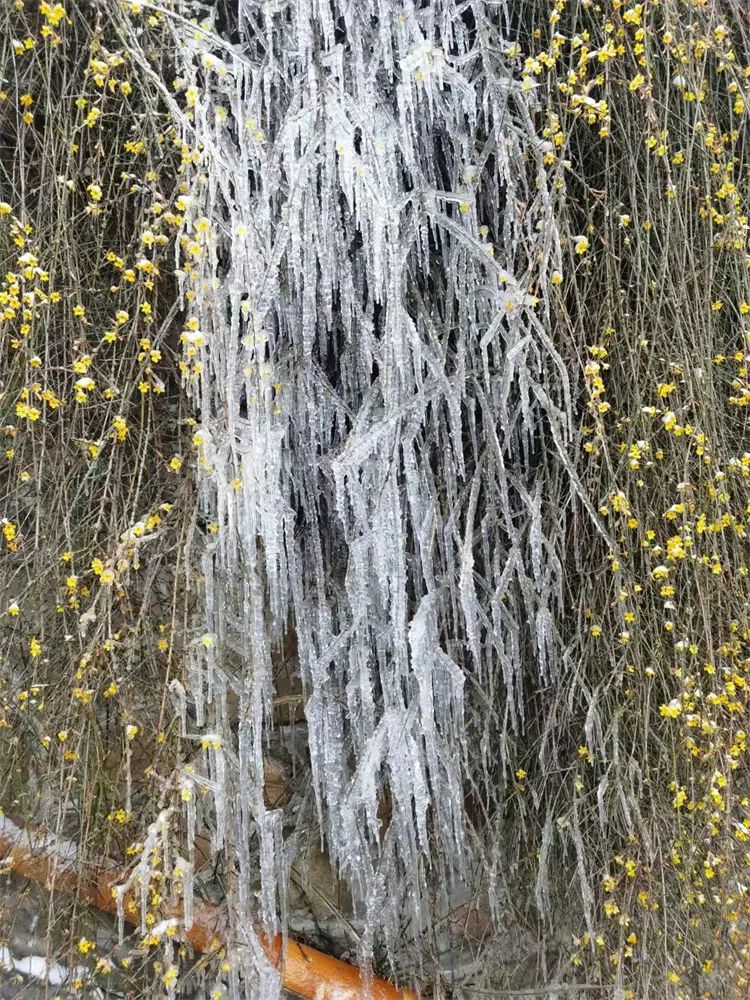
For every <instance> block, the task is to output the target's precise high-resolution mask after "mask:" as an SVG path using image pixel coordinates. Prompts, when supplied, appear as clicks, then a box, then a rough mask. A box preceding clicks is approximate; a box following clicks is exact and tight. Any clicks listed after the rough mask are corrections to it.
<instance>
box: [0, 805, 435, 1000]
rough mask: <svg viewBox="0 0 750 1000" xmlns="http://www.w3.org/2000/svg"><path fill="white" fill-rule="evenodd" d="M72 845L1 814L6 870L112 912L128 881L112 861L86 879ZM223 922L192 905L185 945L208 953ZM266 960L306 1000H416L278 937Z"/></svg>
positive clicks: (130, 913)
mask: <svg viewBox="0 0 750 1000" xmlns="http://www.w3.org/2000/svg"><path fill="white" fill-rule="evenodd" d="M73 850H74V848H73V845H71V844H68V843H67V842H61V841H58V840H57V838H55V837H51V836H50V835H48V834H45V833H44V831H41V830H35V831H28V830H24V829H21V828H19V827H17V826H15V824H13V823H12V822H10V821H9V820H8V819H7V818H5V817H3V816H1V815H0V852H1V853H2V854H3V856H4V858H3V861H2V864H3V866H4V867H10V868H12V869H13V870H14V871H15V872H17V873H18V874H19V875H23V876H24V877H25V878H29V879H32V881H34V882H39V883H40V884H42V885H44V886H46V887H47V888H48V889H59V890H62V891H63V892H66V893H69V894H70V895H74V896H76V897H77V898H79V899H82V900H84V901H85V902H86V903H88V904H90V905H91V906H94V907H96V908H97V909H99V910H103V911H104V912H106V913H112V914H114V913H116V912H117V905H116V901H115V897H114V895H113V892H112V890H113V888H114V886H116V885H118V884H119V883H121V882H124V881H126V879H127V873H126V872H125V871H124V870H122V869H119V868H118V867H117V866H116V865H115V864H114V863H113V862H109V863H107V864H105V865H103V866H102V870H101V871H99V872H98V873H97V872H93V873H92V874H91V875H89V876H83V875H81V874H80V873H79V872H78V871H76V869H75V868H74V866H73V865H74V862H71V854H72V852H73ZM132 900H133V894H132V892H128V893H126V894H125V898H124V900H123V903H124V911H125V919H126V920H127V921H128V922H129V923H131V924H137V923H139V920H140V916H139V914H140V910H139V908H138V907H135V906H133V907H131V906H129V905H128V904H129V903H130V902H131V901H132ZM168 914H169V916H173V917H179V918H181V917H182V907H172V908H171V909H170V910H169V911H168ZM224 932H225V923H224V919H223V914H222V912H221V910H220V909H219V907H217V906H214V905H212V904H211V903H204V902H202V901H201V900H195V902H194V905H193V925H192V927H191V928H190V930H187V931H184V934H185V940H186V941H188V943H189V944H190V945H191V946H192V947H193V948H194V949H195V950H196V951H200V952H207V951H210V950H212V949H213V948H215V947H217V946H218V945H221V944H222V942H223V939H224V937H225V933H224ZM258 937H259V940H260V943H261V945H262V947H263V949H264V951H265V952H266V955H267V956H268V958H269V959H270V961H271V962H273V964H274V965H278V966H280V968H281V973H282V983H283V985H284V987H285V989H287V990H289V991H290V992H292V993H296V994H297V995H298V996H300V997H303V998H305V1000H364V998H365V997H368V998H369V1000H417V997H416V994H414V993H412V991H411V990H401V989H399V988H398V987H397V986H394V985H393V984H392V983H389V982H386V981H385V980H384V979H371V980H370V984H369V991H366V989H365V979H364V977H363V975H362V973H361V972H360V970H359V969H358V968H357V967H356V966H354V965H349V964H348V963H347V962H341V961H340V960H339V959H337V958H332V957H331V956H330V955H326V954H325V953H324V952H321V951H317V949H315V948H308V947H307V945H303V944H300V943H299V942H298V941H293V940H291V939H290V940H288V941H287V945H286V948H285V949H284V947H283V944H282V938H281V935H277V936H276V937H273V938H270V939H269V938H268V937H266V936H265V935H263V934H259V935H258Z"/></svg>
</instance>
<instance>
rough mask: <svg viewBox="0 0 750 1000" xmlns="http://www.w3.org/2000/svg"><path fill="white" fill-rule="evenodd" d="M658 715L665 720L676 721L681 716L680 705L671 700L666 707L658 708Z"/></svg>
mask: <svg viewBox="0 0 750 1000" xmlns="http://www.w3.org/2000/svg"><path fill="white" fill-rule="evenodd" d="M659 714H660V715H662V716H664V717H665V718H667V719H677V718H679V716H680V715H682V703H681V702H680V701H678V700H677V698H673V699H672V700H671V701H670V703H669V704H668V705H660V706H659Z"/></svg>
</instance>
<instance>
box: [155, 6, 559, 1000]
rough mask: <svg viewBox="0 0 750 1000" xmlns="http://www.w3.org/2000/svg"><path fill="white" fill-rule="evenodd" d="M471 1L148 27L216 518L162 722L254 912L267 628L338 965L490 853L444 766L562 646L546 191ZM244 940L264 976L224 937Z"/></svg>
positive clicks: (406, 923)
mask: <svg viewBox="0 0 750 1000" xmlns="http://www.w3.org/2000/svg"><path fill="white" fill-rule="evenodd" d="M176 6H177V7H178V8H179V9H180V10H181V12H182V14H183V15H184V17H186V18H187V17H189V16H193V15H195V14H197V13H198V11H199V5H194V4H191V3H189V2H187V0H186V2H184V3H183V4H177V5H176ZM471 8H472V22H471V23H470V22H469V21H468V19H467V18H466V17H465V16H463V15H462V12H461V10H462V5H460V4H458V3H455V2H454V0H435V2H433V3H430V4H428V5H426V6H425V5H419V4H413V3H411V2H407V3H404V4H393V3H389V2H387V0H361V2H358V3H357V4H349V3H344V2H342V0H333V2H330V3H329V2H328V0H325V2H323V0H299V2H295V3H294V4H289V5H286V4H273V3H271V4H269V3H260V2H255V0H241V2H240V3H239V5H238V6H237V12H236V17H233V18H232V19H231V20H228V19H227V18H226V17H224V16H223V15H222V16H221V17H220V16H219V15H218V14H214V15H213V20H209V21H206V22H202V23H203V28H202V29H201V30H190V31H188V30H186V29H185V25H184V23H183V22H181V21H179V20H175V24H174V30H175V32H176V33H177V34H178V35H179V37H180V40H181V46H180V48H179V53H180V57H181V58H182V60H183V63H182V65H181V66H180V67H179V70H180V78H181V80H182V87H181V89H180V88H178V93H177V95H176V96H172V97H170V100H171V101H172V102H173V103H174V105H175V107H177V108H179V109H180V114H181V115H182V122H183V125H182V128H183V138H184V140H185V142H186V143H187V144H188V146H189V147H190V148H191V149H193V148H198V149H199V150H200V155H199V157H198V163H197V166H196V169H195V175H196V177H195V183H194V184H193V186H192V187H191V190H190V196H189V198H186V208H185V213H184V223H183V234H184V239H183V240H182V241H181V242H180V246H179V248H178V260H177V263H178V271H179V274H180V284H181V290H182V292H183V294H184V295H185V299H184V304H185V314H186V316H187V317H190V319H191V320H192V321H193V323H192V327H187V328H186V333H185V335H184V337H183V343H184V344H185V348H186V351H187V353H188V357H189V358H190V359H191V360H190V363H189V365H188V369H189V370H188V374H187V376H186V386H187V388H188V391H189V392H190V394H191V396H192V400H193V403H194V406H195V410H196V413H197V414H198V415H199V422H198V424H197V426H196V429H195V438H194V443H195V447H196V454H197V459H198V475H199V489H200V504H201V513H202V516H203V517H204V518H205V521H206V523H210V524H213V525H215V526H216V528H215V531H214V532H206V533H205V535H204V537H203V541H202V543H201V544H202V545H203V550H202V553H201V558H200V574H201V580H200V588H201V595H202V611H201V618H200V620H199V621H197V622H196V632H195V634H196V641H195V642H193V643H192V644H191V646H190V651H189V652H190V665H189V669H188V671H187V676H186V678H185V680H186V685H185V691H186V694H183V691H182V688H181V686H178V685H177V684H175V685H174V686H173V689H172V690H173V694H174V696H175V700H176V704H177V706H178V712H179V715H180V716H181V721H182V729H183V732H184V731H185V725H186V723H185V717H186V714H188V715H189V716H190V725H193V724H194V725H195V726H196V727H197V729H198V730H199V731H205V732H210V734H212V736H215V737H216V739H217V740H220V741H221V746H222V749H209V750H208V751H207V753H208V756H207V758H206V762H205V763H206V768H205V775H206V778H207V779H208V780H209V781H210V782H211V788H212V790H213V804H214V829H215V836H214V846H215V847H216V848H217V849H218V848H220V847H222V846H223V847H224V849H225V851H226V852H227V856H228V858H229V859H230V864H231V866H232V867H233V870H235V871H236V878H237V892H236V893H235V895H234V896H233V899H232V903H231V909H232V913H231V916H232V920H233V923H234V925H235V927H236V928H245V929H246V928H248V927H251V926H252V924H253V922H255V921H258V920H260V921H261V922H262V924H263V925H264V926H265V927H266V929H267V930H269V931H275V930H276V929H277V927H278V926H280V925H281V926H283V915H282V912H281V911H282V910H283V907H282V906H281V894H282V891H283V887H284V885H285V879H286V874H285V852H284V849H283V834H284V831H283V828H282V820H281V815H280V813H279V812H278V811H277V810H273V809H270V808H269V807H268V806H267V805H266V803H265V801H264V796H263V752H264V745H265V743H266V741H267V739H268V736H269V733H270V731H271V729H272V726H273V711H272V698H273V692H274V681H273V655H274V651H275V650H276V649H277V648H278V647H279V646H280V644H281V642H282V638H283V637H284V635H285V634H286V633H287V632H288V631H289V630H290V629H293V630H294V631H295V633H296V642H297V650H298V657H299V670H300V674H301V678H302V684H303V690H304V696H305V715H306V719H307V726H308V744H309V764H310V772H311V777H312V787H313V791H314V796H315V801H316V805H317V813H318V821H319V825H320V837H321V840H322V843H323V845H324V847H325V850H326V852H327V854H328V856H329V858H330V860H331V861H332V863H333V865H334V866H335V868H336V870H337V872H338V873H339V874H340V876H341V877H342V879H343V880H344V882H345V883H346V884H347V886H348V887H349V889H350V890H351V893H352V898H353V905H354V909H355V917H356V919H357V920H361V921H363V926H364V932H363V934H362V937H361V954H360V956H359V957H360V959H361V960H363V961H365V962H367V961H368V960H369V959H370V958H371V954H372V948H373V946H374V942H375V941H376V940H378V941H382V942H384V944H385V948H386V951H387V954H388V955H389V956H391V957H392V958H395V957H396V956H397V955H398V954H399V950H400V949H401V950H403V949H404V948H405V947H408V948H410V949H411V951H412V953H413V954H416V953H418V952H419V948H416V949H415V948H414V945H415V944H416V945H418V946H421V945H422V944H424V943H425V942H427V941H428V940H429V938H430V935H431V934H432V933H433V930H434V929H433V928H432V927H431V919H432V918H431V914H432V913H433V912H434V911H435V907H434V906H432V905H430V902H431V894H433V895H434V894H436V895H437V896H440V895H441V894H443V895H445V896H446V898H447V895H448V894H449V892H450V889H451V887H453V886H456V885H460V884H461V883H462V882H463V881H464V880H465V879H466V878H468V873H469V871H470V870H471V869H472V868H473V867H475V865H476V863H477V861H478V860H479V858H480V857H481V858H482V862H483V863H484V864H485V865H486V867H487V870H488V871H489V870H491V869H492V868H493V862H492V858H491V845H489V844H483V843H482V842H481V838H476V837H475V838H473V839H470V838H469V837H468V836H467V818H466V815H465V804H464V800H465V795H466V791H467V775H468V776H469V778H470V779H472V780H473V779H474V778H475V777H476V780H477V781H481V775H482V774H486V773H489V772H490V771H491V770H492V769H493V768H500V769H502V767H504V765H505V760H506V757H505V748H506V744H507V740H508V739H510V738H511V737H512V736H513V734H515V733H516V732H517V731H518V728H519V727H520V726H521V725H522V723H523V719H524V704H523V685H524V678H525V676H526V675H527V672H529V671H531V672H533V674H534V676H535V677H539V678H542V679H552V678H554V677H555V676H556V675H557V673H558V671H559V669H560V657H561V649H560V641H559V637H558V635H557V633H556V629H555V620H556V617H557V615H558V613H559V611H560V609H561V602H562V594H561V590H562V586H561V579H562V568H561V562H560V558H561V550H562V542H561V539H562V536H563V532H564V519H565V513H564V510H565V506H566V504H569V503H570V496H571V493H577V492H578V491H577V489H576V481H575V479H574V477H573V476H572V475H570V474H569V472H570V470H571V463H570V461H569V460H568V458H567V456H566V446H567V443H568V440H569V435H570V425H571V416H570V410H571V407H570V390H569V386H568V374H567V372H566V369H565V366H564V365H563V363H562V361H561V358H560V356H559V354H558V352H557V350H556V348H555V345H554V344H553V343H552V341H551V340H550V337H549V335H548V333H547V332H546V330H547V329H548V324H547V323H545V317H548V314H549V303H548V300H547V292H546V289H547V288H548V285H549V275H550V274H551V273H552V270H553V268H555V267H558V266H559V265H560V247H559V240H558V235H557V229H556V225H555V220H554V213H553V201H554V192H553V190H552V184H551V182H550V181H549V178H548V177H547V173H546V170H545V166H544V162H543V153H542V150H541V148H540V145H539V141H538V138H537V136H536V134H535V130H534V127H533V124H532V122H531V117H530V112H529V108H530V105H531V104H532V103H533V101H534V100H535V98H534V95H533V93H526V92H523V91H522V90H521V88H520V85H519V84H518V82H517V81H516V80H515V79H514V78H513V76H512V72H511V69H510V64H509V62H508V60H507V59H506V57H505V56H504V53H505V52H506V51H507V49H508V29H507V25H506V22H505V15H504V12H503V7H502V5H501V4H500V5H498V4H495V3H489V2H488V3H482V2H477V3H473V4H472V5H471ZM202 13H204V14H205V9H202ZM188 93H189V94H190V98H189V102H187V103H186V100H185V95H186V94H188ZM198 175H200V176H198ZM219 691H221V692H230V693H231V694H232V695H233V696H234V697H235V698H236V699H237V702H238V704H239V710H238V712H237V718H236V720H233V719H232V718H230V717H229V714H228V713H227V710H226V698H225V697H223V696H222V697H218V696H217V692H219ZM186 702H187V707H186ZM468 706H470V707H471V709H472V718H473V720H474V722H473V724H472V726H471V727H469V725H468V723H467V719H466V712H467V707H468ZM191 780H192V779H191ZM183 797H184V798H185V796H183ZM386 802H387V809H384V803H386ZM185 810H186V816H187V821H188V824H189V826H190V828H191V831H192V830H193V828H194V825H195V803H194V800H193V798H192V797H187V798H185ZM189 839H190V842H191V847H190V850H191V851H192V835H191V837H190V838H189ZM249 845H252V846H249ZM191 857H192V855H191ZM256 883H257V885H258V889H257V892H256V891H255V890H251V889H250V887H251V886H254V885H256ZM404 927H408V931H407V932H406V934H405V933H404ZM244 933H245V934H246V933H247V932H246V930H245V932H244ZM238 940H242V936H241V935H239V936H238ZM240 954H241V958H240V960H239V963H238V966H237V969H238V970H239V971H238V972H237V973H236V974H237V975H238V976H240V977H242V976H246V977H249V978H250V979H251V980H252V979H253V977H255V980H254V981H255V983H256V986H255V988H256V990H260V989H261V986H260V985H259V984H260V983H261V982H262V983H263V984H264V985H263V987H262V988H263V989H265V990H268V989H269V988H270V987H269V982H270V978H272V976H271V973H269V972H268V970H266V969H265V968H264V967H263V965H262V962H261V960H260V959H259V958H258V953H257V949H256V948H254V947H253V942H252V940H249V941H246V942H244V943H243V946H242V947H241V948H240ZM233 975H235V973H233ZM269 977H270V978H269ZM239 981H240V980H239V979H237V982H239ZM235 988H239V987H238V986H237V987H235V986H234V985H233V984H232V983H231V982H230V991H231V990H233V989H235ZM257 995H258V996H260V995H263V996H266V995H268V994H267V993H266V994H262V993H261V992H259V993H257Z"/></svg>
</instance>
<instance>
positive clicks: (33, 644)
mask: <svg viewBox="0 0 750 1000" xmlns="http://www.w3.org/2000/svg"><path fill="white" fill-rule="evenodd" d="M29 655H30V656H33V657H34V658H35V659H36V657H38V656H41V655H42V644H41V642H39V640H38V639H37V637H36V636H34V637H33V638H32V639H31V640H30V641H29Z"/></svg>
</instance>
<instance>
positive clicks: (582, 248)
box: [574, 236, 591, 256]
mask: <svg viewBox="0 0 750 1000" xmlns="http://www.w3.org/2000/svg"><path fill="white" fill-rule="evenodd" d="M590 246H591V244H590V243H589V238H588V236H576V238H575V243H574V249H575V252H576V253H577V254H578V255H579V256H583V254H585V253H586V251H587V250H588V249H589V247H590Z"/></svg>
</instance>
